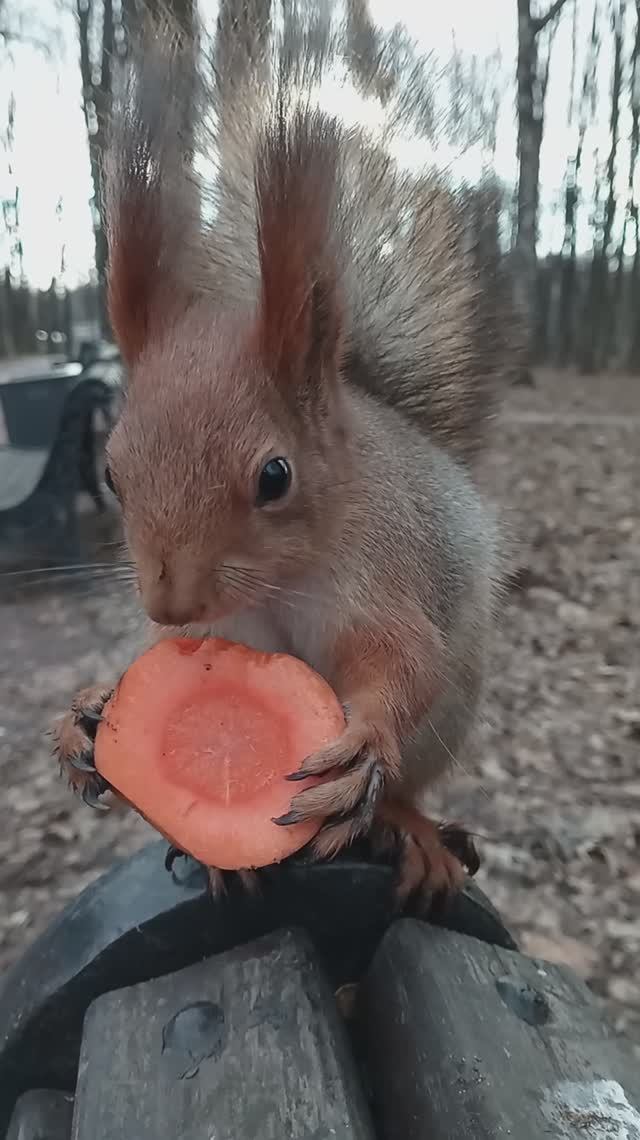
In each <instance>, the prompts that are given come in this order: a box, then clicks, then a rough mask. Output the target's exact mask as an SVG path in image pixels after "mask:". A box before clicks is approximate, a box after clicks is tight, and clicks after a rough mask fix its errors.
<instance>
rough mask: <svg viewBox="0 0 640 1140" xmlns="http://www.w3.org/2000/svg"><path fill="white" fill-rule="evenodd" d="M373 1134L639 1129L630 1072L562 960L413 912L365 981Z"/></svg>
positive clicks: (393, 1137)
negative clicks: (436, 924)
mask: <svg viewBox="0 0 640 1140" xmlns="http://www.w3.org/2000/svg"><path fill="white" fill-rule="evenodd" d="M357 1022H358V1033H359V1038H360V1040H361V1043H362V1049H363V1052H364V1056H365V1058H366V1063H367V1067H368V1070H369V1076H370V1082H371V1089H372V1095H373V1101H374V1116H375V1120H376V1127H377V1131H378V1135H379V1137H380V1138H381V1140H426V1138H428V1140H498V1138H499V1140H502V1138H506V1137H511V1140H543V1138H544V1140H551V1138H557V1140H587V1137H588V1138H589V1140H640V1075H639V1073H638V1067H637V1062H634V1060H633V1058H632V1056H631V1050H630V1049H629V1050H628V1052H627V1051H626V1050H625V1048H624V1046H623V1044H622V1043H621V1042H620V1041H619V1039H617V1038H616V1037H615V1036H614V1034H613V1031H612V1030H610V1029H609V1028H608V1026H607V1025H606V1024H605V1023H604V1022H603V1020H602V1013H601V1010H600V1008H599V1006H598V1005H597V1003H596V1002H595V1000H594V999H593V997H592V995H591V994H590V992H589V991H588V989H587V987H586V986H584V985H583V984H582V982H580V981H579V980H578V979H577V978H576V977H575V976H574V975H573V974H572V973H571V972H570V971H569V970H567V969H565V968H564V967H560V966H552V965H549V964H548V963H546V962H542V961H534V960H532V959H528V958H525V957H523V956H522V955H520V954H517V953H513V952H510V951H507V950H501V949H498V948H497V947H492V946H489V945H487V944H484V943H481V942H478V941H476V940H475V939H473V938H468V937H465V936H464V935H459V934H453V933H451V932H448V931H444V930H438V929H435V928H433V927H429V926H426V925H425V924H423V923H418V922H416V921H414V920H411V919H404V920H402V921H400V922H398V923H396V924H395V925H394V926H393V927H392V928H391V929H390V931H389V932H388V933H387V934H386V936H385V938H384V940H383V943H382V945H381V946H380V948H379V950H378V952H377V954H376V957H375V959H374V961H373V964H372V966H371V969H370V971H369V973H368V975H367V977H366V979H365V981H364V982H363V984H362V986H361V989H360V994H359V1001H358V1011H357Z"/></svg>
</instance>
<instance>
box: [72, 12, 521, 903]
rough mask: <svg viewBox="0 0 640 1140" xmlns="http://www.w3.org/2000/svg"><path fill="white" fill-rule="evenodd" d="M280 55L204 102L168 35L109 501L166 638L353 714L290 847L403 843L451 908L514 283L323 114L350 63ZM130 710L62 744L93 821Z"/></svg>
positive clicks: (111, 220)
mask: <svg viewBox="0 0 640 1140" xmlns="http://www.w3.org/2000/svg"><path fill="white" fill-rule="evenodd" d="M227 34H228V35H230V34H231V33H230V32H229V29H227ZM238 34H240V33H238ZM285 39H286V37H285ZM276 41H277V35H276V32H275V31H274V32H273V33H272V35H271V38H270V47H269V48H268V49H267V48H265V47H264V46H263V47H262V49H261V54H260V58H259V60H258V59H256V58H253V59H252V60H251V61H249V62H250V64H251V66H245V67H239V66H237V58H238V53H237V52H235V51H231V50H230V51H228V53H227V55H226V57H225V53H224V52H220V51H218V52H217V54H216V60H217V63H216V66H215V68H214V76H213V79H211V80H207V81H206V82H205V81H204V80H203V78H202V75H201V74H198V72H197V69H196V66H195V62H194V61H195V59H196V56H197V52H196V50H195V48H194V45H193V43H192V42H191V41H189V40H188V39H186V38H185V37H184V36H177V35H175V34H174V33H173V32H172V31H171V29H170V28H169V27H168V26H165V25H163V26H158V25H157V26H155V27H154V30H153V33H152V35H150V36H149V37H148V38H147V40H146V42H145V46H144V51H143V52H142V53H140V55H139V57H138V59H137V61H136V63H135V65H134V68H133V78H132V80H131V82H130V83H129V85H128V88H127V93H126V96H125V98H124V100H123V104H122V107H121V108H120V109H119V110H116V112H115V114H114V123H113V134H112V144H111V150H110V153H109V155H108V159H107V162H106V165H105V174H104V176H105V187H106V191H105V193H106V216H107V226H108V237H109V248H110V264H109V278H108V295H109V307H110V315H111V321H112V325H113V330H114V333H115V336H116V339H117V342H118V344H119V347H120V350H121V353H122V357H123V360H124V361H125V363H126V366H127V370H128V383H127V388H126V398H125V401H124V406H123V410H122V412H121V415H120V418H119V420H118V422H117V424H116V426H115V428H114V430H113V433H112V435H111V437H110V439H109V442H108V448H107V462H108V468H107V481H108V483H109V485H110V486H111V488H112V490H113V491H114V493H115V494H116V495H117V497H118V499H119V501H120V504H121V508H122V516H123V522H124V529H125V535H126V540H127V544H128V548H129V551H130V555H131V558H132V561H133V564H134V566H135V570H136V574H137V582H138V588H139V595H140V600H141V602H142V605H143V607H144V609H145V610H146V612H147V614H148V616H149V618H150V619H151V621H152V623H153V627H152V628H153V631H154V637H162V636H166V635H175V633H176V631H177V629H179V630H181V631H182V632H183V633H186V634H187V635H189V634H192V635H197V636H201V635H202V633H203V632H205V633H213V634H219V635H221V636H224V637H228V638H231V639H235V640H238V641H242V642H245V643H247V644H249V645H252V646H254V647H255V648H258V649H264V650H269V651H282V652H286V653H290V654H294V655H296V656H298V657H300V658H302V659H303V660H305V661H307V662H308V663H309V664H310V665H311V666H312V667H313V668H314V669H316V670H317V671H318V672H319V673H321V674H322V675H323V676H324V677H325V678H326V679H327V680H328V682H329V683H330V684H331V685H332V687H333V688H334V690H335V691H336V693H337V694H338V696H339V698H340V700H341V701H342V702H343V705H344V708H345V712H346V717H347V720H346V728H345V731H344V734H343V735H342V737H341V738H340V739H339V740H338V741H337V742H336V743H335V744H334V745H332V746H331V747H329V748H327V749H326V750H325V751H323V752H321V753H320V754H318V755H313V756H309V757H308V758H307V759H306V760H305V761H304V762H303V764H302V767H301V769H300V772H299V773H298V775H299V776H300V777H301V776H302V775H304V774H307V773H327V772H330V773H331V779H330V780H329V781H328V782H323V783H322V784H321V785H319V786H316V787H313V788H312V789H310V790H305V791H302V792H300V793H298V794H296V786H295V779H293V780H292V802H291V809H290V811H289V812H288V813H287V814H286V815H285V816H284V817H282V818H281V819H280V820H279V821H277V822H279V823H280V825H281V826H285V827H286V826H287V825H288V824H289V823H292V822H294V821H297V820H302V819H306V818H308V817H322V818H323V819H324V820H325V822H324V825H323V827H322V829H321V830H320V832H319V833H318V835H317V838H316V839H315V842H314V848H315V852H316V853H317V855H318V856H320V857H326V856H331V855H334V854H335V853H336V852H338V851H339V850H340V849H341V848H343V847H345V845H347V844H349V843H350V842H352V841H353V840H354V839H355V838H356V837H358V836H362V835H366V834H369V833H373V834H375V833H376V832H378V831H379V832H380V833H381V834H382V833H388V832H389V830H391V831H392V832H393V835H394V836H395V838H396V839H397V838H398V836H399V837H400V838H401V840H402V850H403V852H404V855H403V859H402V883H401V892H403V893H404V895H407V894H408V893H409V892H410V891H413V890H414V889H417V888H419V887H426V888H427V889H428V891H430V892H440V891H446V890H448V889H450V888H457V887H459V886H460V884H461V883H462V882H463V880H464V876H465V871H464V865H465V864H466V866H467V868H468V869H469V870H471V871H474V870H475V869H476V867H477V857H476V855H475V852H474V849H473V845H472V844H471V842H470V840H468V838H467V837H466V836H465V835H464V834H463V833H461V832H460V831H458V830H455V829H451V830H447V828H445V827H443V826H438V825H436V824H435V823H433V822H432V821H431V820H430V819H428V818H427V816H426V815H425V814H424V810H423V801H424V795H425V793H426V792H427V791H428V789H429V787H430V786H431V785H432V784H433V782H434V781H435V780H436V779H437V778H438V777H440V776H441V775H442V774H443V773H444V772H445V771H446V770H447V769H448V768H449V767H450V765H451V763H452V760H454V759H455V758H457V757H459V756H460V754H461V750H462V749H463V748H464V746H465V744H466V742H467V739H468V736H469V731H470V729H471V727H472V726H473V723H474V720H475V716H476V710H477V705H478V699H479V696H480V692H481V687H482V679H483V672H484V668H485V655H486V649H487V642H488V637H489V634H490V630H491V625H492V614H493V608H494V598H495V587H496V582H497V580H498V565H499V562H498V554H497V531H496V524H495V520H494V516H493V511H492V509H491V508H490V507H489V506H488V504H487V503H486V502H485V500H484V498H483V496H482V494H481V492H480V490H479V489H478V487H477V485H476V477H475V476H476V471H477V464H478V460H479V459H480V458H481V456H482V454H483V450H484V447H485V439H486V434H487V432H486V429H487V426H488V424H489V421H490V419H491V416H492V414H493V411H494V403H495V400H494V397H495V395H496V388H497V381H498V378H499V371H500V368H501V361H502V357H501V353H502V350H503V345H504V343H505V331H506V330H505V327H504V318H503V314H502V312H501V310H500V306H499V302H498V297H499V293H500V290H499V287H498V277H497V259H495V260H494V261H492V260H491V257H490V256H485V255H484V254H483V252H482V249H481V243H478V242H474V241H473V240H471V238H470V233H471V231H470V227H469V224H468V223H469V211H468V209H467V206H466V205H465V201H466V200H465V199H464V198H463V197H462V196H461V195H460V194H458V193H456V191H455V190H454V189H452V188H450V187H448V186H447V185H445V183H444V182H443V181H442V180H441V179H439V178H438V177H436V176H435V175H429V174H425V175H421V176H417V175H410V174H408V173H406V172H403V171H402V170H401V169H400V168H399V166H398V165H397V164H396V163H395V162H394V161H393V159H392V158H391V157H390V156H389V154H388V152H387V150H386V149H385V147H384V145H383V142H382V141H380V140H377V141H376V140H374V139H373V138H372V136H371V135H370V134H367V132H366V131H364V130H356V129H354V128H346V127H345V126H344V125H341V124H340V123H339V122H338V121H337V120H336V119H335V118H334V117H332V116H330V115H328V114H326V113H324V112H322V111H321V110H318V109H315V108H314V107H313V105H312V98H311V94H312V93H311V92H310V89H309V88H310V85H311V84H313V83H316V82H317V80H318V76H319V75H320V73H321V71H322V68H323V67H325V66H326V65H327V59H328V57H329V55H330V54H331V52H329V50H328V48H327V46H326V44H325V47H324V48H323V50H322V51H320V50H319V49H318V45H317V43H314V38H313V34H312V31H309V29H307V31H306V32H305V31H304V29H302V30H301V28H300V27H298V29H297V38H296V39H295V43H293V42H292V41H291V40H290V41H289V42H288V44H287V45H285V47H283V46H282V43H283V40H282V38H281V39H280V40H279V41H278V42H276ZM292 44H293V46H292ZM336 44H337V46H336ZM336 44H334V46H333V47H332V52H333V55H334V56H335V55H336V53H339V42H338V41H336ZM279 45H280V46H279ZM227 46H229V45H227ZM225 58H226V60H227V62H225ZM221 59H222V62H221ZM246 62H247V61H246V60H245V63H246ZM194 77H195V78H194ZM198 148H200V150H201V151H204V152H206V154H207V157H208V158H209V159H210V160H211V159H213V163H212V166H213V168H214V169H213V172H212V173H211V175H210V176H209V175H207V174H203V173H200V175H199V176H197V175H196V163H195V162H194V156H195V155H197V153H198ZM476 220H477V219H476ZM109 692H110V686H108V685H107V686H106V687H105V686H99V687H96V688H92V689H88V690H85V691H84V692H83V693H81V694H80V695H79V696H78V697H77V698H76V699H75V701H74V702H73V704H72V707H71V710H70V712H69V713H68V714H67V715H66V716H65V717H64V718H62V719H61V721H60V722H59V723H58V725H57V727H56V729H55V745H56V752H57V755H58V758H59V760H60V763H61V765H62V768H63V769H64V771H65V772H66V773H67V774H68V776H69V778H70V780H71V783H72V784H73V786H74V787H75V788H76V789H78V790H81V791H82V792H83V794H84V796H85V798H86V799H88V800H89V801H90V802H92V801H93V802H94V803H95V801H96V798H97V796H98V795H99V794H100V793H101V792H102V791H104V790H105V784H104V781H102V780H101V778H100V777H98V775H97V773H96V772H95V769H94V767H93V760H92V748H93V745H92V740H93V737H94V735H95V728H96V723H97V721H98V720H99V717H100V712H101V709H102V707H103V705H104V702H105V700H106V698H107V697H108V695H109ZM295 775H296V774H295V773H294V774H293V777H295ZM213 875H214V878H215V871H214V872H213Z"/></svg>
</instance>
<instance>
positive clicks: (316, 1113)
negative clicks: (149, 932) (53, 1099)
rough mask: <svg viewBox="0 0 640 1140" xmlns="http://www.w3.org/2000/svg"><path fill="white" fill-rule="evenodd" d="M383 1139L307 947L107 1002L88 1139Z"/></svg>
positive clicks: (284, 944) (254, 948)
mask: <svg viewBox="0 0 640 1140" xmlns="http://www.w3.org/2000/svg"><path fill="white" fill-rule="evenodd" d="M125 1137H126V1138H127V1140H129V1138H130V1140H134V1138H135V1140H176V1138H178V1137H179V1138H180V1140H211V1138H212V1137H215V1138H216V1140H285V1138H286V1140H332V1138H333V1137H335V1138H336V1140H347V1138H348V1140H373V1133H372V1132H371V1129H370V1124H369V1119H368V1110H367V1107H366V1104H365V1101H364V1096H363V1093H362V1090H361V1088H360V1086H359V1083H358V1079H357V1077H356V1074H355V1069H354V1063H353V1060H352V1057H351V1053H350V1050H349V1046H348V1043H347V1040H346V1034H345V1031H344V1027H343V1024H342V1022H341V1020H340V1017H339V1014H338V1012H337V1008H336V1003H335V1000H334V996H333V993H332V990H331V987H330V986H329V984H328V983H327V981H326V980H325V978H324V977H323V975H322V973H321V971H320V970H319V968H318V966H317V965H316V960H315V955H314V954H313V952H312V951H311V950H310V949H309V944H308V943H307V941H306V938H305V937H304V936H299V935H297V934H291V933H288V932H284V933H280V934H277V935H269V936H267V937H266V938H263V939H260V940H259V941H258V942H254V943H252V944H250V945H249V946H243V947H240V948H238V949H237V950H232V951H229V952H228V953H225V954H220V955H218V956H216V957H213V958H210V959H208V960H207V961H204V962H201V963H198V964H197V965H195V966H189V967H188V968H187V969H185V970H181V971H180V972H179V973H175V974H171V975H168V976H165V977H161V978H158V979H156V980H155V981H150V982H143V983H141V984H140V985H136V986H132V987H130V988H129V989H124V990H119V991H117V992H115V993H111V994H105V995H103V996H102V997H99V998H98V999H97V1000H96V1001H95V1002H94V1003H93V1005H92V1006H91V1007H90V1009H89V1011H88V1013H87V1017H86V1020H85V1028H84V1034H83V1041H82V1049H81V1054H80V1067H79V1071H78V1085H77V1090H76V1109H75V1115H74V1123H73V1138H74V1140H124V1138H125Z"/></svg>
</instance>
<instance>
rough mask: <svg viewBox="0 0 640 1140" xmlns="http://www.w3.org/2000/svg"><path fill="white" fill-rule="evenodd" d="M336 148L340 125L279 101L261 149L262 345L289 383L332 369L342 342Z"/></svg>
mask: <svg viewBox="0 0 640 1140" xmlns="http://www.w3.org/2000/svg"><path fill="white" fill-rule="evenodd" d="M338 155H339V146H338V136H337V130H336V127H335V124H334V123H333V121H332V120H331V119H329V118H328V117H326V116H323V115H321V114H319V113H318V114H313V115H311V114H309V113H306V114H303V113H301V112H296V113H294V114H293V116H292V117H291V119H290V120H288V121H287V120H286V119H285V114H284V109H283V108H282V107H280V108H279V111H278V114H277V115H276V117H275V119H274V121H273V123H272V124H271V125H270V127H269V128H268V129H267V131H266V132H265V135H264V137H263V140H262V143H261V147H260V150H259V153H258V162H257V171H256V196H257V208H258V252H259V257H260V277H261V282H260V284H261V297H260V313H259V328H260V347H261V352H262V356H263V358H264V361H265V363H266V364H267V366H268V367H269V368H270V369H271V370H272V371H273V372H274V374H276V375H277V376H279V377H281V378H282V379H283V381H284V382H286V383H298V384H302V385H308V384H313V383H314V381H320V380H321V379H322V378H325V379H326V378H328V376H330V374H331V373H335V371H336V369H337V367H338V365H339V358H340V350H341V342H342V312H341V304H340V285H339V273H338V262H337V258H336V256H335V226H334V219H333V213H334V202H335V195H336V191H337V187H336V176H337V163H338Z"/></svg>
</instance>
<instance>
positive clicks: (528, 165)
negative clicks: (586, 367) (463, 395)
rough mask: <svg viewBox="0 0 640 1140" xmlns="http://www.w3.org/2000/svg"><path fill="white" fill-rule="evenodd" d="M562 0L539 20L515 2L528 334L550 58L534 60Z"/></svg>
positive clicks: (519, 264)
mask: <svg viewBox="0 0 640 1140" xmlns="http://www.w3.org/2000/svg"><path fill="white" fill-rule="evenodd" d="M565 3H566V0H555V3H553V4H551V6H550V7H549V8H548V10H547V12H546V13H545V14H544V15H543V16H534V15H533V14H532V12H531V0H518V69H517V83H518V103H517V106H518V161H519V174H518V228H517V237H516V247H515V262H514V263H515V266H516V280H517V300H518V305H519V308H520V311H521V314H522V317H523V319H524V320H525V322H526V324H527V326H528V328H529V331H530V336H531V343H530V356H531V358H532V359H533V355H534V340H533V331H534V329H535V323H536V295H537V286H536V273H537V255H536V246H537V228H538V201H539V186H540V147H541V145H542V134H543V129H544V97H545V94H546V80H547V78H548V60H547V65H546V69H545V70H544V71H543V73H542V74H541V71H540V66H539V59H538V44H539V36H540V33H541V32H542V31H543V29H544V28H546V27H547V26H548V25H549V24H550V23H551V22H552V21H554V20H555V19H556V17H557V16H558V15H559V14H560V12H561V11H562V8H563V7H564V4H565Z"/></svg>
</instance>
